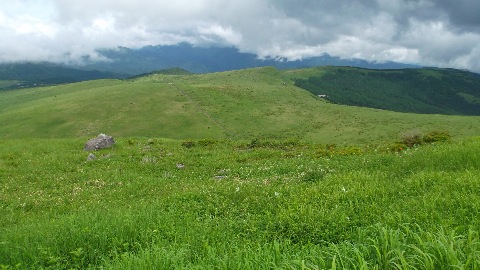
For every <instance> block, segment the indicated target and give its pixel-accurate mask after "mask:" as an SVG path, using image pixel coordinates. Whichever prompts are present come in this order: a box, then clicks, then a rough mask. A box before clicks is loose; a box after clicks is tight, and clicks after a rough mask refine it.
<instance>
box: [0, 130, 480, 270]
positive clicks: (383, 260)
mask: <svg viewBox="0 0 480 270" xmlns="http://www.w3.org/2000/svg"><path fill="white" fill-rule="evenodd" d="M84 142H85V139H83V138H78V139H4V140H2V141H0V147H1V149H2V152H1V153H0V174H1V177H0V187H1V189H0V191H1V193H0V194H1V197H0V216H1V217H2V218H1V219H0V228H1V231H2V233H1V234H0V265H1V266H2V267H3V268H6V269H15V267H17V266H18V268H20V269H25V268H27V269H71V268H74V269H76V268H78V269H85V268H102V269H172V268H177V269H192V268H193V269H232V268H234V269H271V268H283V269H292V268H293V269H355V268H356V269H415V268H416V269H438V268H442V269H458V268H460V269H478V267H479V266H480V265H479V264H478V262H479V261H480V241H479V240H480V238H479V235H478V232H479V231H480V227H479V225H480V223H479V222H478V220H480V213H479V210H478V209H480V203H479V200H478V197H479V196H480V189H478V186H479V183H478V181H479V180H478V179H480V177H479V176H480V166H479V164H480V155H479V154H478V150H479V149H480V138H478V137H476V138H472V139H468V140H461V141H458V142H452V143H435V144H431V145H426V146H421V147H414V148H410V149H407V150H404V151H402V152H399V153H397V152H394V153H392V152H389V151H387V148H386V147H384V146H381V145H380V146H377V147H373V146H371V147H364V148H358V149H357V150H356V151H353V150H352V148H351V147H346V148H342V147H336V148H334V149H332V150H330V153H329V154H328V155H325V149H326V148H329V147H331V146H327V145H323V144H313V143H308V142H301V141H282V140H263V141H228V140H227V141H223V140H221V141H216V140H188V141H178V140H168V139H143V138H121V139H119V140H118V142H117V144H116V145H115V147H114V148H112V149H107V150H101V151H98V152H95V154H96V155H97V156H98V157H99V158H98V159H97V160H94V161H86V157H87V155H88V153H87V152H85V151H83V150H82V148H83V143H84ZM180 163H181V164H184V168H178V167H177V164H180Z"/></svg>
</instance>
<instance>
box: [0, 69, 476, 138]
mask: <svg viewBox="0 0 480 270" xmlns="http://www.w3.org/2000/svg"><path fill="white" fill-rule="evenodd" d="M302 72H303V73H304V74H303V75H302V74H300V73H302ZM309 72H310V73H311V72H312V71H311V70H299V71H297V77H299V76H304V77H305V76H308V73H309ZM288 76H292V74H290V73H288V72H287V71H279V70H276V69H274V68H256V69H248V70H239V71H231V72H222V73H211V74H202V75H162V74H156V75H150V76H147V77H141V78H137V79H131V80H127V81H119V80H98V81H89V82H82V83H74V84H69V85H61V86H51V87H41V88H31V89H23V90H17V91H7V92H2V93H0V122H1V123H4V124H3V125H1V126H0V134H1V136H2V137H3V138H11V137H47V138H52V137H77V136H81V137H90V136H95V135H97V134H98V133H101V132H103V133H109V134H111V135H114V136H122V137H125V136H142V137H166V138H178V139H186V138H198V139H200V138H214V139H222V138H230V139H254V138H279V139H282V138H283V139H285V138H298V139H304V140H309V141H315V142H322V143H347V144H352V143H368V142H372V141H379V140H387V141H391V140H395V139H398V138H399V137H400V136H401V135H402V134H404V133H408V132H411V131H412V130H415V131H417V130H418V131H431V130H442V131H443V130H445V131H449V132H450V133H451V134H452V135H454V136H471V135H473V134H478V133H480V117H465V116H440V115H418V114H406V113H395V112H389V111H382V110H376V109H368V108H359V107H352V106H344V105H336V104H331V103H329V102H326V101H325V100H323V99H320V98H317V97H315V96H314V95H312V94H310V93H309V92H307V91H305V90H302V89H300V88H298V87H296V86H294V82H293V81H291V80H290V79H289V78H288Z"/></svg>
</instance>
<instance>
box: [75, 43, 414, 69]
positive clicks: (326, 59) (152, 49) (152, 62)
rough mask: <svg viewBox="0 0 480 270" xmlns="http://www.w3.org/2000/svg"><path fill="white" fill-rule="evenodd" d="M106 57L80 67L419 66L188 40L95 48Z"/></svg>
mask: <svg viewBox="0 0 480 270" xmlns="http://www.w3.org/2000/svg"><path fill="white" fill-rule="evenodd" d="M98 52H99V53H100V54H101V55H102V56H104V57H106V58H108V59H109V61H104V62H98V61H96V62H94V61H88V60H86V65H85V66H82V67H81V68H88V69H97V70H104V71H109V72H114V73H124V74H131V75H138V74H141V73H147V72H150V71H152V70H158V69H167V68H171V67H179V68H182V69H185V70H188V71H190V72H194V73H209V72H220V71H229V70H238V69H245V68H253V67H263V66H274V67H276V68H279V69H287V68H305V67H314V66H326V65H332V66H354V67H363V68H375V69H386V68H388V69H391V68H415V67H419V66H414V65H408V64H400V63H395V62H381V63H380V62H369V61H365V60H361V59H341V58H339V57H333V56H330V55H328V54H323V55H321V56H318V57H310V58H306V59H303V60H297V61H286V60H284V59H272V58H270V59H263V60H262V59H258V57H257V55H255V54H251V53H242V52H240V51H239V50H238V49H236V48H220V47H208V48H205V47H194V46H192V45H191V44H188V43H181V44H178V45H171V46H147V47H143V48H140V49H129V48H125V47H119V48H117V49H114V50H112V49H108V50H100V51H98Z"/></svg>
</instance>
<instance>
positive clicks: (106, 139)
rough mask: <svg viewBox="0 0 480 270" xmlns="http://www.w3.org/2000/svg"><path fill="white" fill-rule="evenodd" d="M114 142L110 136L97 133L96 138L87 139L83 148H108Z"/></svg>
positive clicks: (91, 149) (87, 149)
mask: <svg viewBox="0 0 480 270" xmlns="http://www.w3.org/2000/svg"><path fill="white" fill-rule="evenodd" d="M114 144H115V140H113V137H112V136H108V135H105V134H103V133H102V134H100V135H98V136H97V137H96V138H93V139H90V140H88V141H87V143H86V144H85V147H84V148H83V150H85V151H93V150H99V149H103V148H109V147H111V146H112V145H114Z"/></svg>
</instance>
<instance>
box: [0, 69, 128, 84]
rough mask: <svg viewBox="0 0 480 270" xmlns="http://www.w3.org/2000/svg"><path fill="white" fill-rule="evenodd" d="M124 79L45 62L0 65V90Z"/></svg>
mask: <svg viewBox="0 0 480 270" xmlns="http://www.w3.org/2000/svg"><path fill="white" fill-rule="evenodd" d="M124 77H126V75H120V74H116V73H112V72H107V71H98V70H81V69H77V68H73V67H68V66H65V65H60V64H53V63H47V62H40V63H9V64H0V90H1V89H10V88H22V87H31V86H38V85H52V84H61V83H72V82H80V81H87V80H96V79H104V78H124ZM1 82H3V83H1Z"/></svg>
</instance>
